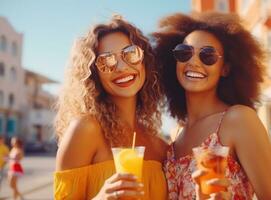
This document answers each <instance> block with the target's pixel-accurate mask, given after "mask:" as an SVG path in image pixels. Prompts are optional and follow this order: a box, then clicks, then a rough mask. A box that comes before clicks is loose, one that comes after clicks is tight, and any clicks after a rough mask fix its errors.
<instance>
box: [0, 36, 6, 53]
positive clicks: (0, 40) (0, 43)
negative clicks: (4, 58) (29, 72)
mask: <svg viewBox="0 0 271 200" xmlns="http://www.w3.org/2000/svg"><path fill="white" fill-rule="evenodd" d="M0 50H1V51H3V52H5V51H6V50H7V39H6V37H5V36H3V35H2V36H1V37H0Z"/></svg>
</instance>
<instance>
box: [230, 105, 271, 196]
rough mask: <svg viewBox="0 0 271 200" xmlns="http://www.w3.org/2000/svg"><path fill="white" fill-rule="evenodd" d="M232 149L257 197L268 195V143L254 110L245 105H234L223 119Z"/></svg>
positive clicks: (270, 157)
mask: <svg viewBox="0 0 271 200" xmlns="http://www.w3.org/2000/svg"><path fill="white" fill-rule="evenodd" d="M225 125H226V127H227V132H228V133H230V134H231V138H232V143H233V147H234V150H235V153H236V155H237V157H238V159H239V161H240V163H241V165H242V167H243V168H244V170H245V172H246V174H247V176H248V178H249V180H250V181H251V183H252V185H253V188H254V190H255V192H256V194H257V197H258V198H259V199H261V200H269V199H271V190H270V188H271V170H270V169H271V144H270V138H269V137H268V134H267V131H266V130H265V128H264V126H263V124H262V123H261V121H260V119H259V118H258V116H257V114H256V112H255V111H254V110H253V109H251V108H249V107H246V106H234V107H233V108H232V109H231V110H230V111H229V116H228V117H227V119H225Z"/></svg>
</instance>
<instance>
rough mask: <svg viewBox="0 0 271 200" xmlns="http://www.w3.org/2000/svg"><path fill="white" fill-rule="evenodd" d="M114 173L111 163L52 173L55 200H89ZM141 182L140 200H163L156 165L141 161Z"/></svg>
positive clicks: (160, 174)
mask: <svg viewBox="0 0 271 200" xmlns="http://www.w3.org/2000/svg"><path fill="white" fill-rule="evenodd" d="M114 173H115V166H114V161H113V160H108V161H104V162H101V163H97V164H93V165H88V166H85V167H80V168H75V169H70V170H64V171H58V172H55V174H54V197H55V200H60V199H61V200H63V199H65V200H66V199H69V200H90V199H92V198H93V197H95V196H96V195H97V194H98V192H99V191H100V189H101V187H102V186H103V184H104V181H105V180H106V179H108V178H109V177H110V176H112V175H113V174H114ZM142 182H143V184H144V192H145V195H144V198H143V200H165V199H167V184H166V179H165V176H164V173H163V170H162V165H161V163H160V162H158V161H154V160H147V161H146V160H145V161H144V162H143V174H142Z"/></svg>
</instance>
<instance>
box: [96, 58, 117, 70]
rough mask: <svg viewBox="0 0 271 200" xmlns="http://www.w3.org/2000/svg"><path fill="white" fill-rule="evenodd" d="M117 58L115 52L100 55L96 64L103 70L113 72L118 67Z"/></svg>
mask: <svg viewBox="0 0 271 200" xmlns="http://www.w3.org/2000/svg"><path fill="white" fill-rule="evenodd" d="M116 64H117V60H116V58H115V55H114V54H105V55H100V56H99V57H98V58H97V61H96V65H97V67H98V69H99V70H100V71H101V72H107V73H108V72H113V71H114V70H115V68H116Z"/></svg>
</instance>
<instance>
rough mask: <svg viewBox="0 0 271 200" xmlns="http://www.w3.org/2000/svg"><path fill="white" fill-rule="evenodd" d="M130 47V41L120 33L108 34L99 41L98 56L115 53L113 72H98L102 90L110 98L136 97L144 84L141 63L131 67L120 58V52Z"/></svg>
mask: <svg viewBox="0 0 271 200" xmlns="http://www.w3.org/2000/svg"><path fill="white" fill-rule="evenodd" d="M130 45H132V43H131V41H130V39H129V38H128V36H127V35H125V34H124V33H122V32H114V33H109V34H107V35H105V36H104V37H102V38H101V39H100V41H99V45H98V55H101V54H104V53H108V52H111V53H115V55H116V59H117V64H116V69H115V70H114V71H112V72H110V73H104V72H101V71H99V70H98V75H99V78H100V80H101V84H102V86H103V88H104V89H105V91H106V92H107V93H108V94H109V95H110V96H112V97H133V96H136V94H137V93H138V92H139V90H140V89H141V88H142V86H143V84H144V82H145V76H146V75H145V66H144V64H143V61H142V62H140V63H138V64H136V65H133V66H132V65H129V64H127V62H125V61H124V60H123V59H122V57H121V54H120V52H121V51H122V50H123V49H124V48H126V47H128V46H130ZM98 55H97V56H98Z"/></svg>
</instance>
